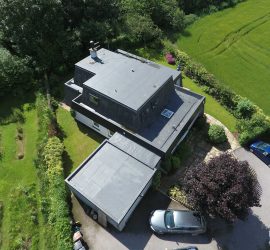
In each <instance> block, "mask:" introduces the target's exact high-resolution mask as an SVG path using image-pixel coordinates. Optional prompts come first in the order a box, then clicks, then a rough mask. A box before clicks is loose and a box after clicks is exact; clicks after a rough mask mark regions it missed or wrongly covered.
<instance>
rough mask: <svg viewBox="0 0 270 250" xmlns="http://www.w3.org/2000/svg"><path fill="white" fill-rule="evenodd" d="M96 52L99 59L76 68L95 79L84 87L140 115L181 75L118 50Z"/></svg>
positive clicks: (91, 79)
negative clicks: (140, 110) (144, 106)
mask: <svg viewBox="0 0 270 250" xmlns="http://www.w3.org/2000/svg"><path fill="white" fill-rule="evenodd" d="M119 51H120V53H116V52H112V51H109V50H106V49H100V50H98V52H97V55H98V59H97V60H93V59H92V58H91V57H90V56H88V57H86V58H84V59H83V60H81V61H80V62H78V63H76V64H75V65H76V66H78V67H81V68H83V69H85V70H87V71H90V72H92V73H94V74H95V75H94V76H93V77H92V78H90V79H89V80H87V81H86V82H85V83H84V85H85V86H87V87H89V88H91V89H94V90H95V91H97V92H99V93H101V94H103V95H105V96H108V97H109V98H111V99H114V100H115V101H117V102H119V103H121V104H122V105H125V106H127V107H128V108H130V109H132V110H135V111H137V110H138V109H139V108H140V107H141V106H143V104H144V103H145V102H146V101H147V100H148V99H149V98H150V97H151V96H152V95H154V94H155V93H156V91H157V90H158V89H159V88H160V87H162V86H163V85H164V84H165V83H166V81H167V80H168V79H169V78H170V77H172V78H173V79H176V78H178V77H179V76H180V72H179V71H176V70H173V69H170V68H168V67H165V66H162V65H159V64H156V63H154V62H151V61H148V60H145V59H143V58H140V57H137V56H135V55H132V54H129V53H126V52H124V51H121V50H119Z"/></svg>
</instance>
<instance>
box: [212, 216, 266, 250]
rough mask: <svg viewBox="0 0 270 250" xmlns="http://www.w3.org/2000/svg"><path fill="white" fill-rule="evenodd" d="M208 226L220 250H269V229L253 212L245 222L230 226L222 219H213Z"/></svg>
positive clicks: (237, 222) (239, 221)
mask: <svg viewBox="0 0 270 250" xmlns="http://www.w3.org/2000/svg"><path fill="white" fill-rule="evenodd" d="M208 226H209V229H210V232H211V235H212V237H213V238H214V239H215V240H216V242H217V244H218V246H219V247H220V249H224V250H233V249H237V250H255V249H262V250H266V249H269V245H268V240H269V229H268V228H267V227H266V226H265V225H264V224H263V222H262V221H261V220H260V219H259V218H258V217H257V216H256V215H255V214H253V213H252V211H250V212H249V215H248V217H247V218H246V220H244V221H241V220H238V221H236V222H235V223H234V224H228V223H226V222H225V221H224V220H222V219H212V220H210V221H209V223H208Z"/></svg>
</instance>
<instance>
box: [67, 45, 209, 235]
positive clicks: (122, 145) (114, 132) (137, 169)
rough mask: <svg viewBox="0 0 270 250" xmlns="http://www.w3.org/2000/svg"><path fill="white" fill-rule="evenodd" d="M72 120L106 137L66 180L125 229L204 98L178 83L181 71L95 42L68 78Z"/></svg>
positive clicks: (104, 217)
mask: <svg viewBox="0 0 270 250" xmlns="http://www.w3.org/2000/svg"><path fill="white" fill-rule="evenodd" d="M65 102H66V103H67V104H68V105H70V106H71V107H72V109H73V110H74V112H75V119H76V120H78V121H79V122H81V123H83V124H85V125H86V126H88V127H90V128H92V129H93V130H95V131H96V132H98V133H100V134H102V135H103V136H104V137H106V138H107V139H106V140H105V141H104V142H103V143H102V144H101V145H100V147H99V148H98V149H97V150H96V151H95V152H94V153H93V154H91V155H90V156H89V157H88V158H87V159H86V160H85V161H84V162H83V163H82V164H81V165H80V166H79V167H78V168H77V169H76V170H75V171H74V172H73V173H72V174H71V175H70V176H69V177H68V178H67V179H66V183H67V185H68V186H69V188H70V190H71V191H72V192H73V193H74V194H75V195H76V197H77V198H79V199H80V200H81V201H82V202H83V203H84V204H86V205H87V206H88V207H90V208H91V209H93V211H95V212H96V213H97V214H98V220H99V221H100V223H102V224H103V225H106V224H107V223H110V224H112V225H113V226H115V227H116V228H117V229H118V230H122V229H123V228H124V226H125V224H126V222H127V220H128V218H129V217H130V215H131V214H132V212H133V211H134V209H135V207H136V206H137V204H138V203H139V201H140V200H141V199H142V197H143V196H144V194H145V193H146V191H147V190H148V188H149V187H150V186H151V182H152V179H153V176H154V174H155V172H156V171H157V170H158V169H159V167H160V161H161V160H162V158H164V157H166V156H167V155H169V154H171V153H172V152H173V151H174V150H175V148H176V147H177V146H178V144H179V143H180V142H181V141H182V140H183V139H184V138H185V136H186V134H187V133H188V131H189V130H190V128H191V127H192V125H193V123H194V122H195V121H196V119H197V118H198V117H199V116H201V115H202V114H203V112H204V102H205V98H204V97H203V96H200V95H198V94H195V93H193V92H191V91H189V90H187V89H185V88H183V87H182V86H181V72H179V71H177V70H173V69H170V68H168V67H165V66H162V65H159V64H156V63H154V62H151V61H149V60H146V59H144V58H141V57H138V56H135V55H133V54H130V53H127V52H125V51H122V50H117V51H116V52H112V51H109V50H106V49H103V48H102V49H99V50H96V49H95V48H91V50H90V56H88V57H86V58H84V59H83V60H81V61H80V62H78V63H77V64H75V75H74V78H73V79H71V80H70V81H68V82H67V83H65Z"/></svg>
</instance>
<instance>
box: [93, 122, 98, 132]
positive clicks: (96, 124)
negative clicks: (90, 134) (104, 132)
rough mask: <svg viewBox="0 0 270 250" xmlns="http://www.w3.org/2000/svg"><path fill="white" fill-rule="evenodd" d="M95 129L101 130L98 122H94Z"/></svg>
mask: <svg viewBox="0 0 270 250" xmlns="http://www.w3.org/2000/svg"><path fill="white" fill-rule="evenodd" d="M93 127H94V128H95V129H97V130H99V124H98V123H96V122H94V125H93Z"/></svg>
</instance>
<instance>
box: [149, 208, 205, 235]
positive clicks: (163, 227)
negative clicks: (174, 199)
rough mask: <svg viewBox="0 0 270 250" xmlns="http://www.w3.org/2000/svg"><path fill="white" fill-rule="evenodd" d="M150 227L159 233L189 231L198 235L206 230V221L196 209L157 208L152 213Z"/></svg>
mask: <svg viewBox="0 0 270 250" xmlns="http://www.w3.org/2000/svg"><path fill="white" fill-rule="evenodd" d="M150 227H151V229H152V230H153V231H154V232H155V233H158V234H165V233H173V234H176V233H180V234H182V233H188V234H192V235H197V234H202V233H205V232H206V221H205V219H204V217H203V216H202V215H201V214H200V213H199V212H196V211H187V210H155V211H153V212H152V213H151V217H150Z"/></svg>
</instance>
